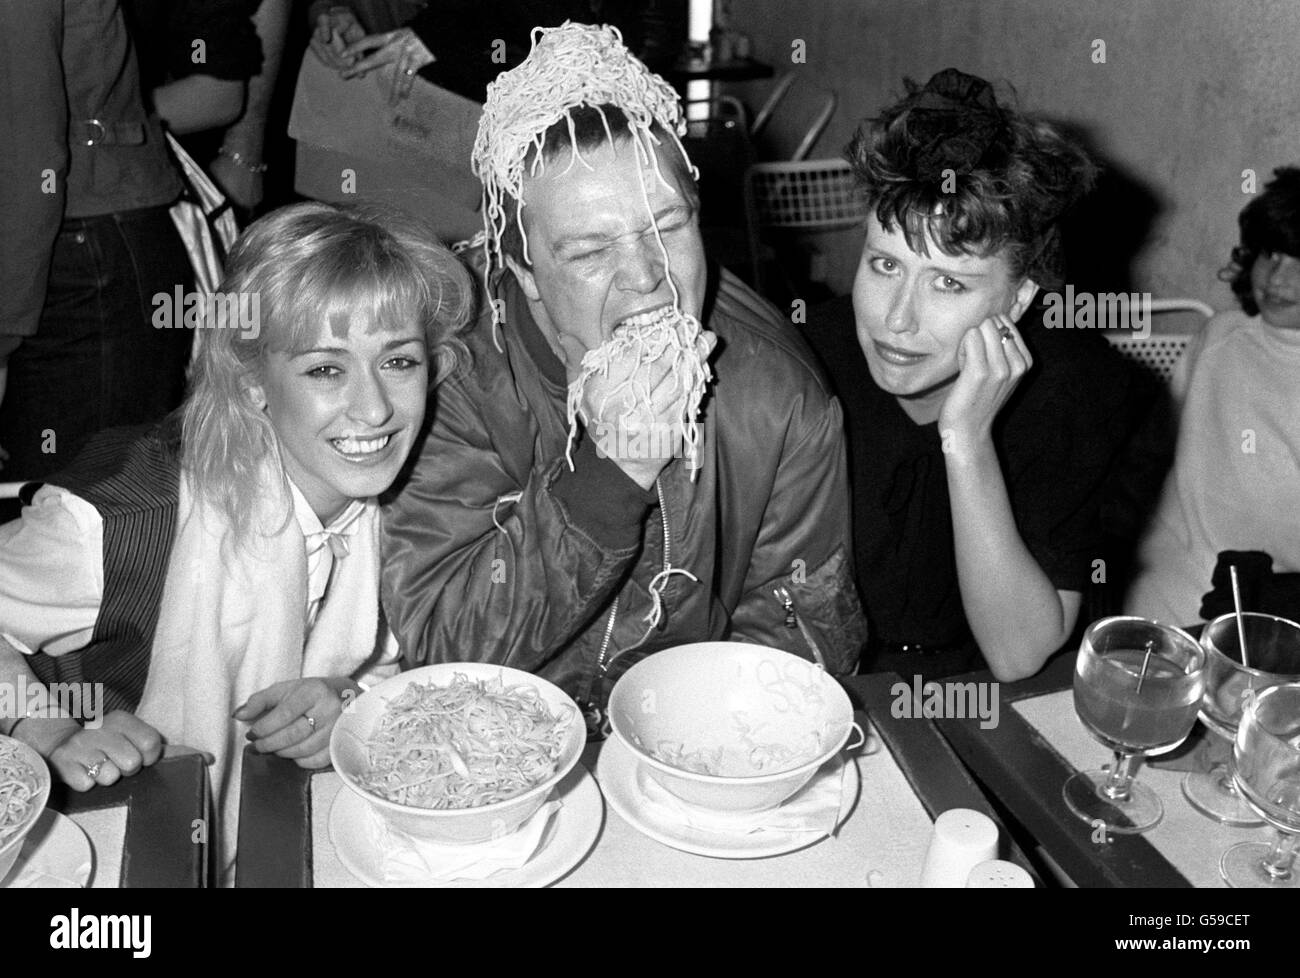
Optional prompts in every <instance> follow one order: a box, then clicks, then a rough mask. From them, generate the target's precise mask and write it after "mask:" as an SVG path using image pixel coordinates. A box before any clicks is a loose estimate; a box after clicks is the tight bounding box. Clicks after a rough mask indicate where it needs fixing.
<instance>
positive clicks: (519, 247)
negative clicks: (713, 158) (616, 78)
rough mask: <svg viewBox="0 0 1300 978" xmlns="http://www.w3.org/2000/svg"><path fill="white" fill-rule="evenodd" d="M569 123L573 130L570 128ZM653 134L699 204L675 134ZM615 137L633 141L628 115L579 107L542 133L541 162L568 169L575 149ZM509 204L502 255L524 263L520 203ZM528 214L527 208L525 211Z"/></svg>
mask: <svg viewBox="0 0 1300 978" xmlns="http://www.w3.org/2000/svg"><path fill="white" fill-rule="evenodd" d="M570 121H571V122H572V129H570ZM650 135H651V136H652V137H653V138H654V139H657V140H659V146H660V148H661V149H662V150H664V151H663V152H661V153H660V159H661V160H664V161H666V162H667V163H668V166H669V167H670V168H671V169H672V171H673V173H675V174H676V176H677V181H678V183H679V185H680V186H681V187H682V189H683V190H684V191H685V192H686V193H687V194H691V195H692V196H694V197H695V198H696V203H698V190H697V189H696V186H695V173H694V172H693V170H692V168H691V163H690V160H688V159H687V158H686V157H685V156H683V155H682V153H680V152H678V151H677V141H676V140H675V139H674V138H673V135H672V134H671V133H669V132H667V131H666V130H665V129H664V128H663V127H662V126H660V125H659V123H657V122H655V123H652V124H651V126H650ZM611 137H612V138H613V140H614V142H615V143H616V144H617V143H622V142H625V141H627V140H630V139H632V138H633V131H632V128H631V123H630V122H629V120H628V117H627V114H626V113H625V112H624V111H623V110H622V109H620V108H619V107H618V106H617V105H609V104H606V105H599V106H595V105H580V106H578V107H577V108H574V109H570V110H569V112H568V114H567V117H566V118H564V119H560V120H559V121H558V122H556V123H554V124H552V125H551V126H550V127H549V128H548V129H547V130H546V131H545V132H544V133H543V134H542V141H541V145H542V149H541V154H542V162H543V163H545V164H546V165H547V166H549V165H551V164H552V163H555V162H556V161H560V162H561V164H562V165H565V166H567V165H568V161H569V159H570V156H571V154H572V152H573V150H574V148H575V146H576V148H577V151H578V152H579V153H582V152H583V151H585V150H592V149H596V148H598V147H600V146H603V145H605V144H606V143H608V142H609V141H610V138H611ZM537 152H538V150H537V149H536V148H534V149H532V150H530V151H529V153H528V156H527V157H526V158H525V159H524V173H525V174H528V173H531V172H532V170H533V165H534V162H535V161H536V159H537ZM574 165H575V166H581V165H582V164H581V163H575V164H574ZM507 198H508V199H507V201H506V221H505V229H504V233H503V234H502V236H501V250H502V252H503V253H504V254H505V255H507V256H509V257H510V258H513V259H515V261H517V262H519V263H520V264H524V254H523V251H524V249H523V240H522V238H521V237H520V235H519V220H518V214H519V202H518V201H516V200H514V199H513V198H510V197H509V195H507ZM524 213H525V214H526V213H527V207H525V208H524Z"/></svg>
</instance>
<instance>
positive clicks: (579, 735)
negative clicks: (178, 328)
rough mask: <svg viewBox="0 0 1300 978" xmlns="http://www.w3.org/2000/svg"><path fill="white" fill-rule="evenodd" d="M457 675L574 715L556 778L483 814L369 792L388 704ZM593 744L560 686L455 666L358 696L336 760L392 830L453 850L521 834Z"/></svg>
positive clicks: (427, 670) (400, 678)
mask: <svg viewBox="0 0 1300 978" xmlns="http://www.w3.org/2000/svg"><path fill="white" fill-rule="evenodd" d="M458 673H459V674H460V675H462V676H465V677H467V678H469V679H473V680H480V679H497V678H499V679H501V681H502V682H503V683H504V684H505V685H506V686H507V687H510V686H531V687H533V688H534V689H536V690H537V694H538V696H539V697H540V699H541V700H542V702H544V703H545V704H546V705H547V707H548V708H549V709H550V711H551V713H553V714H554V715H555V716H557V717H562V716H564V715H565V714H566V712H568V711H572V712H571V714H570V715H571V717H572V719H571V720H570V722H569V726H568V729H567V730H566V731H565V738H564V744H563V747H562V748H561V751H560V756H559V758H558V760H557V762H556V765H555V771H554V772H553V773H552V774H551V776H550V777H549V778H546V779H545V780H544V781H542V782H540V783H538V784H536V785H534V786H533V787H532V788H529V789H528V790H527V791H524V792H522V793H520V794H518V795H516V796H515V797H513V798H508V799H506V800H505V801H497V802H492V803H490V804H487V805H480V806H478V807H476V808H460V809H446V810H442V809H438V810H435V809H431V808H420V807H417V806H415V805H403V804H400V803H398V802H395V801H389V800H388V799H387V798H383V797H381V796H380V795H377V794H375V793H373V792H371V791H369V790H367V789H366V788H365V787H363V786H362V784H361V782H360V780H359V779H360V778H361V777H362V776H363V775H364V774H365V773H366V772H367V771H368V770H369V769H370V758H369V756H368V752H367V749H366V742H367V741H368V740H369V739H370V737H371V736H372V734H373V733H374V732H375V731H377V730H378V728H379V721H380V718H381V717H382V716H383V715H384V711H385V709H386V708H387V706H388V703H389V701H390V700H392V699H395V698H396V697H397V696H398V695H399V694H400V693H401V692H402V691H403V690H404V689H405V688H406V687H407V685H409V684H410V683H420V684H421V685H427V684H428V683H429V682H430V681H432V682H433V683H434V685H437V686H446V685H449V684H450V683H451V682H452V679H453V678H454V677H455V676H456V674H458ZM586 742H587V729H586V726H585V725H584V723H583V721H582V714H581V713H579V712H578V708H577V706H576V704H574V702H573V700H572V699H571V698H570V697H569V695H568V694H567V693H565V692H564V691H563V690H562V689H560V688H559V687H558V686H556V685H554V684H553V683H550V682H547V681H546V680H545V679H542V678H540V677H539V676H534V675H532V674H531V673H527V672H522V671H520V670H518V669H511V668H509V667H507V666H495V665H489V664H486V663H479V662H449V663H443V664H440V665H433V666H421V667H419V668H417V669H412V670H410V671H409V672H403V673H399V674H398V675H396V676H393V677H391V678H389V679H386V680H384V681H383V682H382V683H379V684H378V685H376V686H373V687H372V688H371V689H369V690H367V691H366V692H365V693H362V694H361V695H360V696H358V697H357V698H356V700H355V701H353V703H352V704H351V705H350V706H349V707H348V709H347V710H346V711H344V713H343V715H342V716H341V717H339V719H338V722H337V723H335V725H334V730H333V731H332V732H331V734H330V760H331V761H333V763H334V770H335V771H337V772H338V774H339V776H340V777H341V778H342V779H343V783H344V784H345V785H347V786H348V788H349V789H351V790H352V791H355V792H356V793H357V794H358V795H359V796H360V797H362V798H363V799H365V801H366V802H367V804H369V805H370V806H371V807H373V808H374V809H375V810H376V811H377V812H378V813H379V815H380V816H381V817H382V818H383V819H384V820H385V821H386V822H387V823H388V824H389V825H390V826H391V827H392V828H395V829H397V830H398V831H400V832H405V833H406V834H408V835H410V836H414V837H415V838H419V839H429V840H432V841H434V842H440V843H444V844H447V845H471V844H473V843H476V842H487V841H489V840H491V839H499V838H501V837H503V836H506V835H509V834H510V833H512V832H514V831H515V830H516V829H517V828H519V826H520V825H521V824H523V822H524V821H525V820H527V819H528V818H529V817H531V816H532V815H533V814H534V813H535V812H536V811H537V810H538V809H539V808H541V807H542V804H543V803H544V802H545V801H546V797H547V795H549V794H550V793H551V789H552V788H554V787H555V786H556V785H557V784H558V783H559V782H560V780H561V779H562V778H563V777H564V776H565V775H566V774H568V773H569V771H570V770H572V769H573V766H574V765H575V764H577V763H578V757H579V756H580V755H581V754H582V749H583V746H584V745H585V744H586Z"/></svg>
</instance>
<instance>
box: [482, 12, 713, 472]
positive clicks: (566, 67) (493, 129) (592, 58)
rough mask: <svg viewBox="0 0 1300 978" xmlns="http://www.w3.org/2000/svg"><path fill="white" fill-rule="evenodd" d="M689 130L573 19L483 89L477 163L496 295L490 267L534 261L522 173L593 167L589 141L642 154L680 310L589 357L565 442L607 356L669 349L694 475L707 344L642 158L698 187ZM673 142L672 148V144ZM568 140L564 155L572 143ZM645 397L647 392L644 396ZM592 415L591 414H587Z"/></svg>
mask: <svg viewBox="0 0 1300 978" xmlns="http://www.w3.org/2000/svg"><path fill="white" fill-rule="evenodd" d="M684 130H685V123H684V120H683V118H682V112H681V106H680V103H679V101H678V98H677V93H676V92H674V91H673V89H672V87H671V86H670V85H668V83H667V82H665V81H664V80H663V79H662V78H660V77H659V76H658V75H655V74H654V73H653V72H651V71H650V70H649V69H648V68H646V66H645V65H644V64H642V63H641V62H640V61H639V60H637V59H636V58H635V57H633V56H632V54H631V52H629V51H628V50H627V48H626V47H624V45H623V43H622V37H621V35H620V34H619V32H618V30H617V29H616V28H613V27H608V26H605V27H595V26H588V25H583V24H572V23H566V24H564V25H563V26H562V27H558V28H552V29H549V30H548V29H541V28H539V29H537V30H535V31H534V33H533V47H532V50H531V52H530V53H529V55H528V58H527V59H526V60H525V61H524V62H523V63H522V64H521V65H520V66H519V67H518V68H515V69H514V70H512V71H509V72H506V73H504V74H502V75H501V76H500V77H499V78H498V79H497V80H496V81H495V82H494V83H492V84H491V85H490V86H489V87H488V97H487V103H486V105H485V106H484V109H483V116H482V119H481V120H480V122H479V130H478V135H477V138H476V140H475V144H474V154H473V160H472V165H473V169H474V172H475V174H476V175H477V176H478V177H479V178H480V179H481V180H482V182H483V224H484V241H483V249H484V258H485V261H484V281H485V285H486V286H487V289H488V292H489V294H490V293H491V291H492V275H493V272H494V271H499V270H500V269H501V268H502V267H503V266H504V264H505V259H506V257H507V256H508V257H511V258H513V259H515V260H516V261H519V262H520V263H522V264H524V265H528V264H530V262H529V257H528V237H527V232H526V230H525V228H524V222H523V209H524V208H525V207H526V206H527V201H526V200H525V199H524V188H523V185H524V181H525V179H527V178H534V177H537V176H538V175H539V174H540V173H541V172H542V171H543V169H544V168H545V167H546V166H547V165H551V166H563V167H564V172H567V171H568V170H571V169H573V168H574V167H585V168H587V169H588V170H591V169H593V168H592V166H591V164H590V162H588V160H587V159H585V158H584V157H583V151H584V150H590V149H591V148H593V147H596V146H600V145H609V146H610V148H611V150H615V151H616V148H617V147H618V146H619V145H620V144H624V143H630V144H631V147H632V149H633V151H634V152H635V153H636V154H637V160H638V163H639V164H640V165H641V166H640V167H638V174H639V175H640V178H641V192H642V199H643V201H644V203H645V207H646V212H647V213H648V214H649V216H650V219H651V222H652V226H653V228H654V231H655V239H656V241H657V243H658V247H659V249H660V252H661V254H662V255H663V258H664V268H665V276H666V278H667V282H668V286H669V289H670V290H671V292H672V304H673V310H674V315H673V316H671V317H664V318H662V319H661V321H659V322H657V323H654V324H653V325H650V326H624V327H622V328H621V329H620V331H619V333H618V334H616V335H615V336H614V337H612V338H610V339H609V340H608V341H607V342H606V343H604V344H603V345H601V346H600V347H598V348H596V349H592V350H589V351H588V352H587V354H586V356H585V357H584V358H583V360H582V363H581V366H580V371H579V375H578V377H577V378H576V379H574V380H573V381H572V383H571V384H570V387H569V396H568V405H567V407H568V422H569V444H568V451H567V453H566V454H567V455H568V458H569V464H570V467H572V465H573V459H572V451H573V445H574V442H575V440H576V438H577V433H578V420H579V417H580V416H582V408H581V405H582V398H583V389H584V387H585V385H586V383H587V381H589V380H590V379H591V378H592V377H594V376H596V375H604V376H608V375H609V369H610V366H611V365H612V364H613V363H614V362H617V361H619V360H621V359H625V358H626V357H628V356H629V355H631V356H632V357H633V358H634V362H635V363H636V365H637V366H638V367H648V366H649V365H651V364H652V363H654V362H656V361H657V360H658V359H659V358H661V357H663V356H667V357H669V358H670V363H671V368H672V371H673V375H674V378H675V380H676V383H677V386H678V388H679V389H680V413H679V415H678V421H679V423H680V425H681V429H682V435H683V444H684V449H685V455H686V458H687V462H688V464H689V466H690V467H691V469H692V474H694V471H695V470H696V469H698V466H699V447H700V440H701V435H700V430H699V425H698V420H697V419H698V415H699V408H700V403H701V401H702V400H703V397H704V394H705V391H706V388H707V384H708V382H709V380H710V379H711V377H712V374H711V371H710V369H709V365H708V362H707V356H708V344H707V342H705V341H704V340H702V338H701V334H702V332H703V329H702V326H701V324H700V322H699V320H698V319H696V318H695V317H694V316H693V315H691V314H690V313H689V312H687V311H686V310H684V309H683V308H682V303H681V296H680V294H679V292H678V288H677V283H676V282H675V281H674V277H673V274H672V268H671V263H670V257H669V253H668V250H667V248H666V247H665V245H664V243H663V240H662V238H661V236H660V233H659V227H658V224H657V222H655V218H654V213H653V208H651V206H650V199H649V192H648V189H647V186H646V182H645V180H646V178H645V176H644V175H643V174H642V168H643V167H644V168H651V169H653V171H654V174H655V177H654V178H655V179H658V180H659V181H660V182H661V183H662V184H663V185H665V186H669V184H668V181H667V180H665V178H664V174H663V172H662V171H661V170H660V161H661V159H660V157H661V153H662V154H663V158H664V160H665V161H667V163H668V165H669V166H671V167H673V168H674V169H678V170H679V172H678V173H677V176H678V180H677V183H678V184H679V186H680V187H681V188H682V189H683V191H684V192H685V193H687V194H690V195H694V192H695V191H694V188H695V180H696V177H697V174H696V172H695V170H694V168H693V167H692V166H691V164H690V160H689V158H688V157H687V156H686V151H685V149H683V147H682V144H681V140H680V138H679V137H680V134H681V133H682V132H684ZM668 143H671V145H672V149H669V148H668V147H667V145H666V144H668ZM566 149H567V150H568V153H567V157H568V158H567V160H566V159H565V156H566V154H565V150H566ZM491 306H492V323H493V329H494V331H495V329H496V328H497V327H498V326H499V325H500V316H501V305H500V304H499V303H496V302H493V303H492V304H491ZM625 387H626V388H627V389H626V390H625V391H622V392H620V393H622V394H623V395H624V397H623V403H622V404H621V405H620V411H621V414H622V416H623V418H624V419H626V418H627V417H629V416H631V415H632V414H633V412H634V409H635V402H636V400H637V391H636V389H635V384H633V383H631V382H630V381H629V383H628V384H627V385H625ZM646 399H647V400H648V398H646ZM583 420H584V421H586V422H588V423H589V422H590V421H591V420H592V419H590V418H586V417H583Z"/></svg>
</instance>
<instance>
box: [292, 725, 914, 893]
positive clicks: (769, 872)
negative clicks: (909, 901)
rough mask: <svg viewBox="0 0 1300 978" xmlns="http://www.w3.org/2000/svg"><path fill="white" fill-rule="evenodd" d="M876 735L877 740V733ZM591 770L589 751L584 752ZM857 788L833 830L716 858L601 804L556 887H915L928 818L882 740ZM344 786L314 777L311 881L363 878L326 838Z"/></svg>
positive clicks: (862, 764)
mask: <svg viewBox="0 0 1300 978" xmlns="http://www.w3.org/2000/svg"><path fill="white" fill-rule="evenodd" d="M876 742H877V743H879V741H878V739H877V740H876ZM583 762H584V763H585V764H586V766H587V768H588V770H591V771H594V770H595V767H596V764H595V749H593V748H589V749H588V752H587V753H586V754H584V755H583ZM856 764H857V766H858V772H859V774H860V776H861V781H862V787H861V791H860V793H859V796H858V801H857V804H856V805H855V806H854V808H853V811H852V812H851V813H850V815H849V818H848V820H847V821H846V822H845V823H844V824H843V825H841V827H840V830H839V833H838V834H837V835H836V837H835V838H830V839H823V840H822V841H821V842H819V843H817V844H816V845H813V846H811V847H809V848H806V849H802V850H799V851H798V852H792V853H787V854H786V855H783V856H772V857H768V858H764V859H714V858H710V857H707V856H697V855H694V854H692V853H688V852H681V851H679V850H677V849H672V848H670V847H668V846H666V845H663V844H661V843H659V842H656V841H655V840H653V839H651V838H649V837H647V836H645V835H643V834H642V833H641V832H639V831H638V830H637V829H636V828H634V827H633V826H632V825H630V824H628V823H627V822H626V821H624V820H623V819H622V818H621V817H620V816H619V815H618V813H617V812H615V811H614V810H613V808H612V807H610V805H609V803H608V802H605V824H604V827H603V828H602V829H601V833H600V836H599V837H598V838H597V840H596V845H595V847H594V848H593V849H592V851H591V852H590V853H589V854H588V855H587V857H586V859H585V860H583V861H582V862H581V863H580V864H579V865H578V866H577V867H576V868H575V869H574V870H572V871H571V872H570V873H569V874H568V875H567V876H565V877H564V878H563V879H561V880H560V881H559V882H558V883H557V884H556V885H558V886H584V887H616V886H654V887H659V886H673V887H677V886H682V887H688V886H689V887H778V886H835V887H845V886H866V885H867V874H868V873H869V872H871V871H873V870H875V871H877V872H878V874H879V875H877V876H876V877H874V883H875V885H878V886H879V885H886V886H888V885H893V886H915V885H916V884H917V881H918V879H919V878H920V875H921V863H922V861H923V860H924V858H925V851H926V848H927V846H928V845H929V841H930V830H931V827H932V823H931V821H930V818H929V816H928V815H927V814H926V812H925V808H924V807H923V806H922V805H921V802H920V800H919V799H918V798H917V797H916V795H915V794H914V793H913V791H912V788H911V786H910V785H909V784H908V783H907V779H906V778H905V777H904V776H903V773H902V771H901V770H900V769H899V767H898V765H897V763H895V761H894V758H893V756H892V755H891V754H890V753H889V750H888V749H887V748H882V749H881V750H879V751H877V752H876V753H875V754H872V755H869V756H860V757H858V758H857V760H856ZM341 787H342V782H341V781H340V780H339V777H338V775H336V774H334V773H332V772H330V773H326V774H320V775H317V776H316V777H314V778H313V779H312V782H311V795H312V799H311V820H312V845H313V868H314V885H315V886H318V887H344V886H362V885H364V884H362V883H361V882H360V881H359V880H357V879H356V878H355V877H353V876H352V874H351V873H349V872H348V871H347V869H345V868H344V867H343V865H342V863H340V862H339V860H338V857H337V856H336V855H335V853H334V847H333V845H332V844H331V842H330V839H329V828H328V825H329V812H330V807H331V805H332V804H333V802H334V796H335V795H336V794H337V793H338V791H339V790H340V788H341Z"/></svg>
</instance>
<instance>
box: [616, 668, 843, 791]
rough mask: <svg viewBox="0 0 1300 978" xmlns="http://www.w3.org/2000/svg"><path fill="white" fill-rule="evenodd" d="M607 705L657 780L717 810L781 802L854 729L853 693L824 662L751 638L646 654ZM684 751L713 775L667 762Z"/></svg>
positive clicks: (625, 740)
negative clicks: (704, 761) (826, 669)
mask: <svg viewBox="0 0 1300 978" xmlns="http://www.w3.org/2000/svg"><path fill="white" fill-rule="evenodd" d="M609 708H610V724H611V726H612V727H613V730H614V735H615V736H616V737H618V739H619V740H621V741H622V742H623V743H624V744H626V745H627V746H628V747H629V748H631V750H632V751H633V753H634V754H635V755H636V757H637V759H638V760H639V761H640V763H641V764H642V765H644V767H645V768H646V771H647V773H648V774H649V775H650V777H652V778H653V779H654V780H655V781H656V782H658V783H659V784H660V785H662V786H663V787H664V789H666V790H667V791H669V792H671V793H672V794H673V795H676V796H677V797H678V798H680V799H682V800H683V801H686V802H689V803H690V804H693V805H698V806H700V807H702V808H706V809H710V810H713V811H719V812H735V813H741V812H761V811H765V810H766V809H769V808H774V807H775V806H777V805H779V804H781V802H783V801H785V800H786V799H787V798H789V797H790V796H791V795H793V794H794V793H795V792H796V791H798V790H799V789H800V788H802V787H803V786H804V785H805V784H807V782H808V780H809V779H810V778H811V777H812V776H813V774H814V773H815V772H816V771H817V769H818V768H819V767H821V766H822V765H823V764H825V763H826V761H827V760H829V759H830V758H831V757H833V756H834V755H835V754H836V753H838V752H839V750H840V749H841V748H843V747H844V745H845V743H846V742H847V741H848V738H849V733H850V732H851V731H852V730H853V728H854V723H853V706H852V704H851V703H850V702H849V697H848V694H847V693H845V692H844V690H843V689H842V688H841V687H840V684H839V683H837V682H836V681H835V680H834V679H833V678H832V677H830V676H828V675H827V674H826V673H825V672H824V671H823V670H822V669H820V668H819V667H818V666H817V665H815V664H814V663H812V662H810V661H808V660H807V659H801V658H799V657H798V656H794V655H791V654H789V653H788V652H782V651H779V650H777V649H769V648H766V647H764V646H761V645H750V644H746V643H743V642H697V643H695V644H693V645H679V646H677V647H676V648H672V649H665V650H664V651H662V652H656V653H655V654H654V655H651V656H647V657H646V658H645V659H643V660H641V661H640V662H638V663H637V664H636V665H634V666H633V667H632V668H631V669H629V670H628V671H627V672H626V673H625V674H624V675H623V676H622V677H621V678H620V679H619V681H618V682H617V684H615V686H614V691H613V693H612V694H611V696H610V703H609ZM677 747H680V749H681V751H682V752H684V753H685V754H687V755H693V756H694V757H695V758H697V759H701V758H703V759H707V761H708V764H707V767H708V768H709V770H710V772H711V773H700V772H698V771H692V770H688V769H686V768H685V767H682V766H679V765H678V764H673V763H669V762H668V761H666V760H664V758H665V756H672V754H673V751H674V748H677ZM782 748H785V749H786V750H782ZM656 754H658V756H656ZM783 755H793V756H783Z"/></svg>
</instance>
